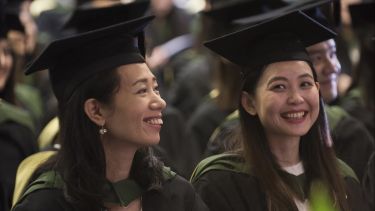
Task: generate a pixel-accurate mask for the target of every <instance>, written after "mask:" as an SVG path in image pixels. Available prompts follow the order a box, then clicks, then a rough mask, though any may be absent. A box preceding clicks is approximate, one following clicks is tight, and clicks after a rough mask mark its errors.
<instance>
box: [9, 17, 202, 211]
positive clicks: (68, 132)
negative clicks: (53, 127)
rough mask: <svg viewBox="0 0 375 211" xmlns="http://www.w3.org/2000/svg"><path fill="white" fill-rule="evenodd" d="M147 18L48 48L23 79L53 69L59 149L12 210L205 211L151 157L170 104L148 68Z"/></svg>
mask: <svg viewBox="0 0 375 211" xmlns="http://www.w3.org/2000/svg"><path fill="white" fill-rule="evenodd" d="M151 20H152V17H143V18H139V19H135V20H132V21H128V22H124V23H120V24H116V25H113V26H109V27H105V28H102V29H98V30H94V31H90V32H86V33H82V34H78V35H75V36H73V37H68V38H65V39H61V40H57V41H55V42H53V43H51V44H50V45H49V46H48V47H47V48H46V49H45V50H44V51H43V52H42V54H41V55H40V56H39V57H38V58H37V59H36V60H35V61H34V62H33V63H32V64H31V65H30V66H29V67H28V68H27V70H26V74H29V73H32V72H35V71H39V70H42V69H49V73H50V81H51V84H52V89H53V92H54V94H55V95H56V98H57V100H58V116H59V120H60V133H59V137H58V139H59V143H60V144H61V149H60V150H59V151H58V152H57V154H56V156H53V157H51V158H50V159H49V160H48V161H47V162H46V163H44V164H43V165H42V166H41V167H40V168H39V169H38V170H37V171H36V172H35V174H34V175H33V177H32V179H31V183H30V184H29V185H28V187H27V188H26V190H25V191H24V194H23V196H22V197H21V198H20V200H19V201H18V203H17V204H16V205H15V207H14V208H13V210H15V211H20V210H132V211H133V210H134V211H135V210H137V211H138V210H143V211H147V210H206V208H205V205H204V204H203V202H202V201H201V200H200V198H199V197H198V196H197V195H196V194H195V192H194V190H193V188H192V187H191V185H190V184H189V183H188V182H187V181H185V180H183V179H182V178H181V177H180V176H178V175H176V174H175V173H174V172H172V171H170V170H169V168H166V167H164V165H163V164H162V163H161V162H160V161H159V160H158V159H157V158H156V157H155V156H154V155H153V154H152V151H151V149H150V146H152V145H156V144H158V142H159V139H160V136H159V132H160V129H161V127H162V125H163V121H162V111H163V109H164V108H165V107H166V103H165V101H164V100H163V99H162V98H161V96H160V94H159V91H158V84H157V82H156V79H155V77H154V75H153V74H152V73H151V71H150V69H149V68H148V67H147V65H146V63H145V60H144V55H145V51H144V49H145V48H144V39H143V37H144V36H143V29H144V27H145V26H146V25H147V24H148V23H149V22H150V21H151Z"/></svg>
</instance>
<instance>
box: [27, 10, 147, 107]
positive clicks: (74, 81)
mask: <svg viewBox="0 0 375 211" xmlns="http://www.w3.org/2000/svg"><path fill="white" fill-rule="evenodd" d="M153 18H154V17H153V16H148V17H143V18H138V19H135V20H131V21H128V22H124V23H119V24H116V25H112V26H109V27H105V28H101V29H98V30H94V31H89V32H86V33H82V34H78V35H76V36H72V37H68V38H64V39H60V40H56V41H54V42H52V43H51V44H49V45H48V46H47V47H46V48H45V49H44V51H43V52H42V53H41V54H40V55H39V56H38V57H37V58H36V59H35V60H34V61H33V62H32V63H31V64H30V65H29V66H28V67H27V68H26V71H25V74H26V75H28V74H30V73H33V72H36V71H40V70H44V69H49V74H50V81H51V84H52V89H53V92H54V93H55V95H56V98H57V99H58V101H60V102H61V101H62V102H64V100H67V99H68V98H69V97H70V96H71V95H72V93H73V92H74V90H75V89H76V88H77V87H78V86H79V84H80V83H82V82H84V81H85V80H86V79H87V78H89V77H90V76H92V75H94V74H95V73H97V72H99V71H104V70H108V69H111V68H116V67H118V66H121V65H125V64H131V63H141V62H144V54H143V53H144V52H142V49H144V44H143V43H144V42H143V36H142V35H143V29H144V27H145V26H146V25H147V24H148V23H149V22H150V21H151V20H152V19H153Z"/></svg>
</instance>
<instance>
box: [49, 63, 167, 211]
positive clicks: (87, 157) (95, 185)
mask: <svg viewBox="0 0 375 211" xmlns="http://www.w3.org/2000/svg"><path fill="white" fill-rule="evenodd" d="M119 86H120V77H119V74H118V72H117V69H111V70H108V71H101V72H99V73H97V74H96V75H94V76H92V77H91V78H89V79H88V80H86V81H85V82H84V83H82V84H81V85H80V87H79V88H77V89H76V91H75V92H74V93H73V94H72V96H70V97H69V100H67V101H60V103H59V119H60V133H59V137H58V141H59V142H60V144H61V149H60V150H59V151H58V153H57V155H56V157H55V158H53V159H52V160H50V161H49V163H50V164H46V165H47V166H48V165H52V166H51V167H52V168H53V169H54V170H56V171H57V172H58V173H60V174H61V176H62V178H63V180H64V183H65V187H66V189H65V191H66V192H65V196H66V198H67V200H68V201H69V202H70V203H72V204H73V205H74V206H76V207H77V208H79V210H99V209H100V208H101V207H103V200H102V199H103V186H104V183H105V181H106V177H105V176H106V162H105V153H104V149H103V146H102V143H101V139H100V135H99V132H98V130H99V128H98V126H97V125H96V124H94V123H93V122H92V121H91V120H90V119H89V118H88V117H87V115H86V113H85V112H84V109H83V107H84V102H85V101H86V100H87V99H89V98H94V99H96V100H98V101H100V102H101V103H104V104H107V105H111V103H112V101H113V96H114V94H115V93H116V92H117V91H118V89H119ZM162 166H163V165H162V163H161V162H160V161H159V160H157V159H156V157H155V156H154V155H153V154H152V151H151V148H149V147H146V148H142V149H139V150H138V151H137V152H136V154H135V156H134V159H133V164H132V169H131V170H130V176H129V177H130V178H133V179H134V180H135V181H137V183H138V184H139V185H140V186H142V188H144V189H150V188H157V187H160V184H161V182H162ZM100 184H103V185H100Z"/></svg>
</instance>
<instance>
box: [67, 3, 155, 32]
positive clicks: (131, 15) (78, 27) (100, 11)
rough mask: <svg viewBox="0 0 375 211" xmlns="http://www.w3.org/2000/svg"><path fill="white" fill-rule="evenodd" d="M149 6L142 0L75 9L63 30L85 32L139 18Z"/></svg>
mask: <svg viewBox="0 0 375 211" xmlns="http://www.w3.org/2000/svg"><path fill="white" fill-rule="evenodd" d="M149 4H150V2H149V1H148V0H142V1H135V2H131V3H128V4H121V3H120V4H116V5H114V6H109V7H100V8H77V9H76V10H74V11H73V14H72V15H71V16H70V18H69V19H68V21H67V22H66V23H65V24H64V29H74V30H75V31H76V32H86V31H90V30H94V29H99V28H102V27H107V26H110V25H114V24H117V23H121V22H124V21H128V20H132V19H135V18H139V17H142V16H143V15H144V14H145V12H146V10H147V9H148V8H149Z"/></svg>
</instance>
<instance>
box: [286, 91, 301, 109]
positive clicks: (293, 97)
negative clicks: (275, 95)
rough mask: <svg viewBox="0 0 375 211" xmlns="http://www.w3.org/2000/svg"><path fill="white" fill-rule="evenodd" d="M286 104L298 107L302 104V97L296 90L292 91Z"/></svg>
mask: <svg viewBox="0 0 375 211" xmlns="http://www.w3.org/2000/svg"><path fill="white" fill-rule="evenodd" d="M287 102H288V103H289V104H295V105H298V104H301V103H303V102H304V99H303V97H302V95H301V94H300V93H299V92H298V91H297V90H293V91H290V93H289V96H288V101H287Z"/></svg>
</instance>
